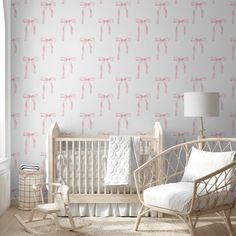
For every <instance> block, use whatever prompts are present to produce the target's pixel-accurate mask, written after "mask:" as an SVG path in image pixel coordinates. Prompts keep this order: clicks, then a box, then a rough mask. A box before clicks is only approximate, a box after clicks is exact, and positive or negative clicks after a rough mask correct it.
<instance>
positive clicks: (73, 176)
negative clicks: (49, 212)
mask: <svg viewBox="0 0 236 236" xmlns="http://www.w3.org/2000/svg"><path fill="white" fill-rule="evenodd" d="M71 159H72V168H71V171H72V193H75V179H76V177H75V169H76V168H75V142H74V141H72V157H71Z"/></svg>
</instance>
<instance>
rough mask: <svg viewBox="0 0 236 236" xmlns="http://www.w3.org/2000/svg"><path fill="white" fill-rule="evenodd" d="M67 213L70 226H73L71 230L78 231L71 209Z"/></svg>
mask: <svg viewBox="0 0 236 236" xmlns="http://www.w3.org/2000/svg"><path fill="white" fill-rule="evenodd" d="M66 213H67V215H68V218H69V222H70V225H71V229H72V230H74V229H76V226H75V221H74V219H73V216H72V214H71V212H70V210H69V208H68V209H66Z"/></svg>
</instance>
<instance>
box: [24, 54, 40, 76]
mask: <svg viewBox="0 0 236 236" xmlns="http://www.w3.org/2000/svg"><path fill="white" fill-rule="evenodd" d="M23 61H24V62H25V75H24V78H25V79H28V74H29V67H31V68H32V71H33V73H34V74H35V73H36V62H37V61H38V58H37V57H24V58H23Z"/></svg>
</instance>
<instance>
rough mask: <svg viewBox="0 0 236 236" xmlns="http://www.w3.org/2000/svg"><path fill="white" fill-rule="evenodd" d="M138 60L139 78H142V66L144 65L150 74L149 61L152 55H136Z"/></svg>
mask: <svg viewBox="0 0 236 236" xmlns="http://www.w3.org/2000/svg"><path fill="white" fill-rule="evenodd" d="M136 61H137V62H138V67H137V79H140V78H141V67H142V65H143V66H144V68H145V73H146V74H148V69H149V61H151V58H150V57H136Z"/></svg>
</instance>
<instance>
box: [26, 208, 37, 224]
mask: <svg viewBox="0 0 236 236" xmlns="http://www.w3.org/2000/svg"><path fill="white" fill-rule="evenodd" d="M35 211H36V209H33V210H32V211H31V212H30V215H29V219H28V220H27V222H32V221H33V217H34V213H35Z"/></svg>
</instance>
